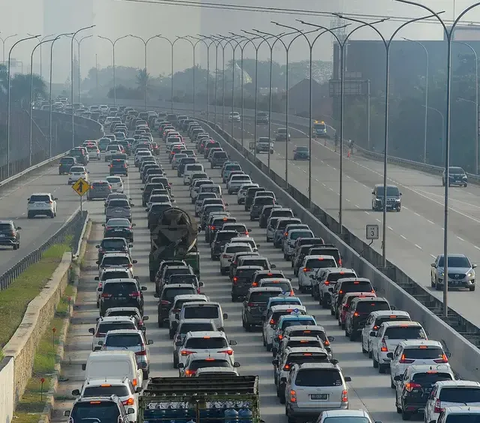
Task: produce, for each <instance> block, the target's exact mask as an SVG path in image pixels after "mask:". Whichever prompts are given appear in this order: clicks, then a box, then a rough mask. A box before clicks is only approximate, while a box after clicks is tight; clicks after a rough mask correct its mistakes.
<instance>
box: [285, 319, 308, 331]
mask: <svg viewBox="0 0 480 423" xmlns="http://www.w3.org/2000/svg"><path fill="white" fill-rule="evenodd" d="M315 325H316V323H315V321H314V320H308V319H302V320H293V319H292V320H284V321H283V322H282V329H286V328H289V327H291V326H315Z"/></svg>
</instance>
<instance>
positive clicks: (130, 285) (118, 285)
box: [103, 282, 138, 297]
mask: <svg viewBox="0 0 480 423" xmlns="http://www.w3.org/2000/svg"><path fill="white" fill-rule="evenodd" d="M137 291H138V287H137V284H136V283H134V282H114V283H107V284H106V285H105V286H104V287H103V293H104V294H112V296H114V297H115V296H117V295H121V296H128V295H129V294H131V293H133V292H137Z"/></svg>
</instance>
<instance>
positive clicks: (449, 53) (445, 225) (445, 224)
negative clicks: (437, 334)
mask: <svg viewBox="0 0 480 423" xmlns="http://www.w3.org/2000/svg"><path fill="white" fill-rule="evenodd" d="M395 1H398V2H399V3H404V4H410V5H412V6H417V7H421V8H422V9H425V10H427V11H428V12H430V13H431V14H432V15H433V16H434V17H436V18H437V19H438V21H439V22H440V24H441V25H442V27H443V30H444V32H445V35H446V37H447V98H446V105H447V116H446V119H445V120H446V123H445V181H446V183H445V204H444V222H443V257H444V263H445V267H444V274H445V276H446V277H445V278H444V283H443V317H445V318H447V317H448V217H449V216H448V208H449V205H448V200H449V198H448V196H449V184H448V181H449V178H450V169H449V168H450V119H451V100H450V99H451V95H452V41H453V32H454V31H455V27H456V26H457V24H458V22H460V19H462V18H463V16H464V15H465V14H466V13H468V12H469V11H470V10H472V9H474V8H475V7H477V6H480V2H477V3H474V4H472V5H471V6H469V7H467V8H466V9H465V10H464V11H463V12H462V13H460V15H458V17H457V18H456V19H455V21H454V22H453V24H452V26H450V27H449V28H447V26H446V24H445V22H443V20H442V18H441V17H440V15H439V14H438V13H435V12H434V11H433V10H432V9H431V8H429V7H427V6H425V5H423V4H420V3H416V2H414V1H410V0H395Z"/></svg>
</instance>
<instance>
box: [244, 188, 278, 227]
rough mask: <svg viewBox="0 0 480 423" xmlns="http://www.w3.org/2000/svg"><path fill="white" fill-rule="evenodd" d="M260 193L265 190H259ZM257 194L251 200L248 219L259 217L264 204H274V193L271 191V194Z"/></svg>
mask: <svg viewBox="0 0 480 423" xmlns="http://www.w3.org/2000/svg"><path fill="white" fill-rule="evenodd" d="M250 189H251V188H250ZM250 189H249V190H250ZM260 193H267V191H261V192H260ZM258 194H259V193H257V194H256V196H255V198H254V199H253V202H252V204H251V206H250V220H251V221H253V220H257V219H260V215H261V213H262V209H263V207H264V206H267V205H274V204H275V203H276V200H275V195H274V194H273V193H272V195H262V196H261V195H258Z"/></svg>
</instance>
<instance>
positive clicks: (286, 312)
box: [271, 310, 305, 346]
mask: <svg viewBox="0 0 480 423" xmlns="http://www.w3.org/2000/svg"><path fill="white" fill-rule="evenodd" d="M288 314H292V311H287V310H282V311H276V312H275V313H273V314H272V317H271V319H273V320H275V321H276V322H278V319H279V318H280V316H286V315H288ZM302 314H305V313H302ZM289 345H290V344H289ZM299 346H304V345H303V344H301V345H299Z"/></svg>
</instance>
